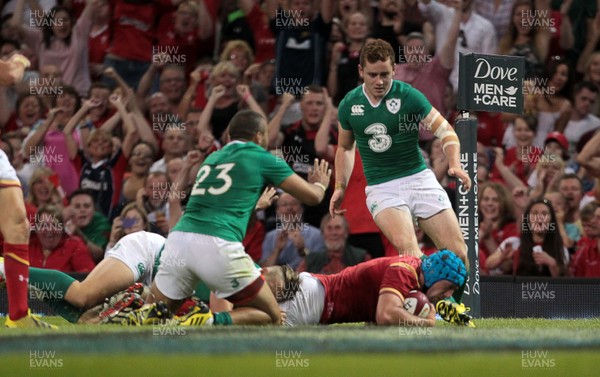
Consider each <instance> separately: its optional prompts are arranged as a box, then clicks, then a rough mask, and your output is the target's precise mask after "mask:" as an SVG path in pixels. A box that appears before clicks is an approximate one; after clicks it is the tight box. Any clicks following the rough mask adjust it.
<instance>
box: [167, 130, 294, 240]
mask: <svg viewBox="0 0 600 377" xmlns="http://www.w3.org/2000/svg"><path fill="white" fill-rule="evenodd" d="M292 174H294V172H293V171H292V169H291V168H290V167H289V165H288V164H287V163H286V162H285V161H284V160H282V159H280V158H277V157H275V156H273V155H272V154H271V153H269V152H267V151H266V150H265V149H264V148H261V147H260V146H258V145H256V144H254V143H252V142H240V141H233V142H231V143H229V144H227V145H226V146H225V147H224V148H223V149H221V150H219V151H216V152H214V153H212V154H210V155H209V156H208V157H207V158H206V161H204V163H203V164H202V166H201V167H200V170H199V171H198V175H197V176H196V182H195V183H194V186H193V188H192V192H191V195H190V200H189V201H188V204H187V206H186V209H185V213H184V214H183V216H182V217H181V219H180V220H179V222H178V223H177V225H175V227H174V228H173V230H179V231H183V232H192V233H201V234H206V235H209V236H215V237H219V238H222V239H224V240H226V241H232V242H242V240H243V238H244V235H245V234H246V227H247V226H248V220H249V219H250V214H251V213H252V211H254V207H255V205H256V202H257V201H258V198H259V197H260V195H261V194H262V191H263V189H264V187H265V186H266V185H267V184H273V185H275V186H279V185H280V184H281V183H282V182H283V181H284V180H285V179H286V178H288V177H289V176H290V175H292Z"/></svg>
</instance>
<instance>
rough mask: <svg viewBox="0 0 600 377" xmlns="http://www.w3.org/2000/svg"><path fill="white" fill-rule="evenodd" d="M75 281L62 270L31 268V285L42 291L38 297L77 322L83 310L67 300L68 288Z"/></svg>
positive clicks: (57, 312)
mask: <svg viewBox="0 0 600 377" xmlns="http://www.w3.org/2000/svg"><path fill="white" fill-rule="evenodd" d="M74 281H75V279H74V278H72V277H71V276H69V275H67V274H65V273H64V272H61V271H57V270H47V269H43V268H34V267H30V268H29V285H30V286H32V287H34V288H36V289H37V290H39V291H41V294H39V295H37V297H38V298H39V299H41V300H42V301H44V302H46V303H48V305H50V307H51V308H52V309H54V311H55V312H56V314H58V315H60V316H61V317H63V318H64V319H66V320H67V321H69V322H71V323H76V322H77V320H78V319H79V317H81V315H82V314H83V310H81V309H79V308H77V307H75V306H73V305H71V304H69V303H68V302H67V301H65V295H66V294H67V290H68V289H69V287H70V286H71V284H73V282H74ZM33 295H35V293H33Z"/></svg>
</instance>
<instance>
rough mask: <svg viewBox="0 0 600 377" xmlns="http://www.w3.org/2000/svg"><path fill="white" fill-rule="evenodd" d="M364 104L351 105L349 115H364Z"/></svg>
mask: <svg viewBox="0 0 600 377" xmlns="http://www.w3.org/2000/svg"><path fill="white" fill-rule="evenodd" d="M363 107H364V105H352V113H351V114H350V115H365V110H364V109H363Z"/></svg>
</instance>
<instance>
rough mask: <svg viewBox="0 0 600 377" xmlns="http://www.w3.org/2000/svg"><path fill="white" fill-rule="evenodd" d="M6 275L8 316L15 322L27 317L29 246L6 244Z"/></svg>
mask: <svg viewBox="0 0 600 377" xmlns="http://www.w3.org/2000/svg"><path fill="white" fill-rule="evenodd" d="M4 274H5V275H6V290H7V291H8V315H9V317H10V319H12V320H13V321H15V320H17V319H21V318H22V317H24V316H26V315H27V309H28V308H29V305H28V303H27V282H28V281H29V245H13V244H10V243H8V242H4Z"/></svg>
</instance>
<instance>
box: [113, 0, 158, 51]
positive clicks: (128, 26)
mask: <svg viewBox="0 0 600 377" xmlns="http://www.w3.org/2000/svg"><path fill="white" fill-rule="evenodd" d="M111 8H112V12H113V13H112V14H113V18H112V29H113V35H114V36H115V37H114V38H113V41H112V46H111V48H110V51H109V53H111V54H115V55H117V56H120V57H121V58H125V59H128V60H137V61H143V62H149V61H151V60H152V43H153V40H154V33H155V30H156V29H155V28H156V25H155V22H156V20H155V18H156V14H157V8H156V5H154V3H151V2H148V3H146V4H134V3H128V2H125V1H122V0H112V2H111Z"/></svg>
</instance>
